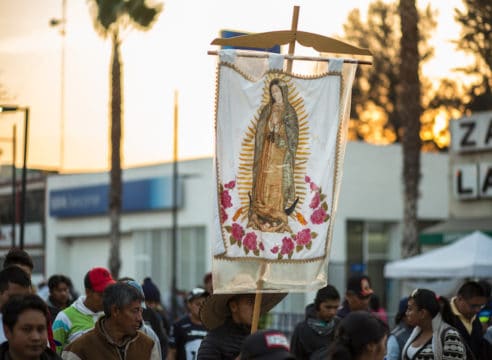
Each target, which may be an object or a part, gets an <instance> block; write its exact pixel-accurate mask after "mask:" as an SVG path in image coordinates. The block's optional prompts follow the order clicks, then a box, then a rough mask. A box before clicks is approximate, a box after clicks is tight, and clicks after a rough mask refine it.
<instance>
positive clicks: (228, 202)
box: [220, 190, 232, 209]
mask: <svg viewBox="0 0 492 360" xmlns="http://www.w3.org/2000/svg"><path fill="white" fill-rule="evenodd" d="M220 204H221V205H222V206H223V207H224V209H228V208H230V207H232V198H231V195H229V191H227V190H225V191H222V193H221V194H220Z"/></svg>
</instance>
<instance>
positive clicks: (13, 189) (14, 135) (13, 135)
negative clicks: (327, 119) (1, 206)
mask: <svg viewBox="0 0 492 360" xmlns="http://www.w3.org/2000/svg"><path fill="white" fill-rule="evenodd" d="M16 139H17V127H16V126H15V124H14V126H13V127H12V138H0V141H9V142H12V231H11V236H12V247H14V246H15V223H16V216H15V215H16V201H17V199H16V190H17V186H16V185H17V184H16V182H17V180H16V174H15V170H16V169H15V160H16V156H15V153H16V148H17V140H16Z"/></svg>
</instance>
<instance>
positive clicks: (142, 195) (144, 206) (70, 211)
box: [49, 176, 183, 218]
mask: <svg viewBox="0 0 492 360" xmlns="http://www.w3.org/2000/svg"><path fill="white" fill-rule="evenodd" d="M181 180H182V179H179V180H178V186H177V204H176V206H177V207H178V208H181V207H182V206H183V191H182V190H183V188H182V181H181ZM172 189H173V186H172V177H170V176H169V177H161V178H152V179H142V180H134V181H125V182H124V183H123V196H122V211H123V212H139V211H153V210H171V209H172V208H173V203H172V199H173V194H172ZM108 198H109V185H108V184H101V185H93V186H80V187H74V188H69V189H63V190H53V191H50V193H49V206H50V216H53V217H59V218H62V217H75V216H94V215H103V214H107V213H108V209H109V201H108Z"/></svg>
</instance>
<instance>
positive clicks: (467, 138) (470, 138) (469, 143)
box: [451, 111, 492, 153]
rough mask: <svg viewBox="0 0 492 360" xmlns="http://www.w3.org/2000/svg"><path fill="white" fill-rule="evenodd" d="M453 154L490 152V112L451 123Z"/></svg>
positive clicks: (491, 129)
mask: <svg viewBox="0 0 492 360" xmlns="http://www.w3.org/2000/svg"><path fill="white" fill-rule="evenodd" d="M451 134H452V139H451V148H452V149H453V151H454V152H457V153H463V152H472V151H484V150H487V151H492V111H487V112H482V113H476V114H473V115H471V116H468V117H463V118H461V119H458V120H454V121H451Z"/></svg>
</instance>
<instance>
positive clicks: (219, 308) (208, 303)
mask: <svg viewBox="0 0 492 360" xmlns="http://www.w3.org/2000/svg"><path fill="white" fill-rule="evenodd" d="M239 295H254V294H251V293H250V294H247V293H235V294H213V295H211V296H209V297H208V298H207V299H206V300H205V302H204V304H203V305H202V307H201V308H200V319H201V320H202V323H203V325H204V326H205V327H206V328H207V329H209V330H213V329H215V328H217V327H219V326H220V325H222V324H223V323H224V321H225V319H226V318H227V317H228V316H231V311H230V310H229V306H228V303H229V301H230V300H231V299H232V298H234V297H237V296H239ZM286 296H287V294H286V293H263V294H262V299H261V308H260V314H261V315H263V314H266V313H267V312H268V311H270V310H271V309H272V308H273V307H274V306H275V305H277V304H278V303H279V302H280V301H282V299H283V298H284V297H286Z"/></svg>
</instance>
